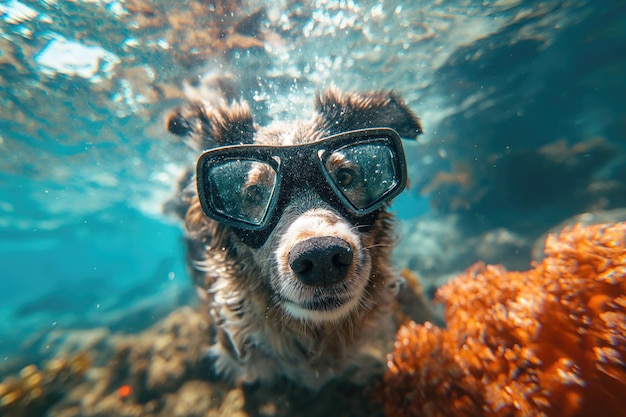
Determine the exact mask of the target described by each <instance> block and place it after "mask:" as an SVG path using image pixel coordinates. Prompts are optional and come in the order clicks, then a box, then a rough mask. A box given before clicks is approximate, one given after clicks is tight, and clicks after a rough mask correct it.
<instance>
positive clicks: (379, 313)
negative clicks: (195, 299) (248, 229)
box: [167, 89, 421, 389]
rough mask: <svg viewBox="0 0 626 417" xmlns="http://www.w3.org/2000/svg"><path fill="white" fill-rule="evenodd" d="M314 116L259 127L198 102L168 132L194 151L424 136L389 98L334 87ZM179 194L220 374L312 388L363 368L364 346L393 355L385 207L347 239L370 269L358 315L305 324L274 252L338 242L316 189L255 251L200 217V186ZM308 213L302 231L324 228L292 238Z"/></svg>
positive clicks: (395, 283) (242, 111)
mask: <svg viewBox="0 0 626 417" xmlns="http://www.w3.org/2000/svg"><path fill="white" fill-rule="evenodd" d="M315 111H316V113H315V115H314V117H313V119H312V120H309V121H296V122H288V123H287V122H274V123H272V124H271V125H269V126H267V127H259V126H257V125H256V124H255V123H254V121H253V118H252V115H251V111H250V108H249V107H248V105H247V104H246V103H232V104H229V105H228V104H226V103H224V102H219V101H218V102H217V104H212V105H209V104H207V103H200V102H195V103H191V104H188V105H185V106H183V107H181V108H178V109H175V110H174V111H173V112H172V114H171V115H170V117H169V118H168V120H167V127H168V129H169V131H170V132H172V133H174V134H176V135H178V136H181V137H183V138H185V140H186V141H187V142H188V143H189V144H190V145H191V146H192V147H193V148H194V149H196V150H198V151H202V150H204V149H209V148H213V147H216V146H223V145H229V144H238V143H262V144H272V145H288V144H299V143H308V142H311V141H315V140H319V139H321V138H323V137H325V136H328V135H331V134H336V133H341V132H345V131H349V130H354V129H361V128H369V127H391V128H393V129H395V130H396V131H398V132H399V133H400V134H401V136H403V137H405V138H415V137H417V135H418V134H420V133H421V127H420V123H419V120H418V119H417V118H416V117H415V115H414V114H413V113H412V112H411V111H410V110H409V109H408V107H407V106H406V104H405V103H404V102H403V101H402V99H401V98H400V97H398V96H397V95H395V94H394V93H390V92H366V93H341V92H339V91H337V90H335V89H330V90H327V91H326V92H324V93H323V94H321V95H318V96H317V97H316V99H315ZM190 179H191V178H189V177H187V178H186V179H185V180H183V181H189V180H190ZM183 188H184V189H183V191H181V194H180V196H179V198H178V200H177V201H178V204H177V207H176V209H175V211H176V212H178V213H180V214H182V213H185V217H184V218H185V230H186V241H187V247H188V264H189V266H190V270H191V272H192V275H193V278H194V281H195V284H196V285H197V286H198V287H199V288H201V289H202V292H201V293H202V295H203V298H205V299H206V300H207V302H208V307H209V310H210V313H211V315H212V317H213V319H214V323H215V326H216V329H215V330H216V341H215V344H214V345H213V347H212V348H211V354H212V355H213V356H214V358H215V365H216V369H217V371H218V372H219V373H221V374H224V375H227V376H229V377H230V378H232V379H233V380H237V381H244V382H254V381H268V380H272V379H274V378H277V377H283V376H284V377H287V378H289V379H291V380H294V381H297V382H298V383H300V384H303V385H305V386H308V387H310V388H313V389H316V388H319V387H320V386H321V385H323V384H324V383H325V382H326V381H327V380H329V379H330V378H333V377H335V376H337V375H339V374H341V373H343V372H345V371H347V370H348V369H350V368H351V367H353V365H357V364H359V363H360V362H361V361H362V360H363V357H364V356H366V353H364V351H365V350H366V347H371V346H379V348H380V349H386V348H388V345H385V344H387V343H389V342H390V340H391V337H392V335H393V334H394V332H395V327H394V325H393V323H392V317H391V315H392V312H391V311H390V310H391V305H392V304H393V300H394V298H395V296H396V294H397V291H398V287H399V283H400V280H399V279H398V278H397V277H396V275H395V274H394V271H393V270H392V268H391V250H392V246H393V243H394V238H395V234H394V231H393V221H392V216H391V215H390V214H389V213H388V212H387V211H386V209H383V210H382V212H381V214H380V216H379V217H378V220H377V221H376V223H375V225H374V227H373V228H372V229H371V230H369V231H368V232H367V233H363V232H360V231H358V230H351V231H350V232H346V233H349V234H350V236H352V237H353V238H354V237H355V236H356V239H358V240H359V242H358V243H359V245H360V247H361V250H359V253H358V254H357V255H356V256H360V257H361V258H360V259H362V260H363V262H364V263H363V265H365V266H364V267H363V269H364V270H363V271H352V274H353V275H355V274H363V273H367V276H366V277H358V276H356V275H355V279H357V278H360V279H365V280H366V281H363V282H364V287H365V289H364V290H363V292H362V295H361V297H360V299H359V300H358V305H357V306H356V308H352V309H351V310H350V311H349V312H347V313H346V314H343V315H341V316H338V317H330V318H329V319H327V320H326V319H325V320H309V319H306V318H304V319H302V318H298V317H294V314H290V313H289V312H288V311H286V309H285V307H284V305H283V304H281V300H280V297H279V294H278V293H277V291H276V288H277V285H282V284H286V283H285V282H284V280H286V279H288V276H287V275H288V274H287V275H285V274H281V272H280V271H281V267H282V268H283V269H284V263H285V262H286V261H284V260H281V258H280V257H279V256H277V250H278V252H279V253H283V257H284V253H286V252H285V251H284V250H283V252H280V245H281V244H283V245H284V244H285V239H287V240H288V241H291V240H294V239H299V238H306V237H307V234H310V235H316V234H318V233H320V230H323V229H325V230H327V233H330V234H334V233H335V232H336V233H337V234H339V235H341V234H342V233H344V232H341V230H340V229H341V227H344V228H345V223H346V221H345V220H344V219H343V218H341V216H339V214H337V213H336V212H335V210H334V209H333V208H332V207H329V206H327V205H326V204H325V203H323V201H322V200H321V199H320V198H319V197H318V196H316V195H315V193H314V192H312V191H304V192H303V193H302V194H301V195H297V196H294V198H293V201H291V202H290V204H289V205H288V206H287V208H286V209H285V211H284V213H283V215H282V218H281V220H280V221H279V223H278V224H277V226H276V228H275V229H274V230H273V232H272V234H271V235H270V237H269V239H268V240H267V242H266V243H265V244H264V245H263V246H262V247H260V248H259V249H252V248H250V247H248V246H246V245H245V244H243V243H242V242H241V241H240V240H239V238H238V237H237V236H236V235H235V234H234V232H233V231H232V230H230V228H229V227H227V226H224V225H222V224H220V223H218V222H216V221H213V220H211V219H209V218H207V217H206V216H205V215H204V214H203V212H202V209H201V207H200V203H199V201H198V197H197V195H196V193H195V181H191V182H190V183H189V185H188V186H186V187H183ZM317 215H319V218H318V217H315V216H317ZM303 216H304V217H305V218H304V220H301V221H302V222H304V223H305V226H306V222H307V221H313V222H318V223H319V224H316V225H315V226H314V227H309V228H307V227H302V228H300V227H298V228H296V232H297V233H296V235H294V236H290V235H288V233H290V230H291V233H295V232H294V231H293V230H292V229H293V227H292V228H290V226H291V225H293V224H294V222H296V221H298V219H303ZM306 216H309V217H306ZM311 216H312V217H311ZM342 225H343V226H342ZM340 226H341V227H340ZM335 228H336V229H337V230H336V231H335ZM344 234H345V233H344ZM294 285H295V284H294ZM381 343H382V344H383V345H385V346H381ZM373 372H374V371H373Z"/></svg>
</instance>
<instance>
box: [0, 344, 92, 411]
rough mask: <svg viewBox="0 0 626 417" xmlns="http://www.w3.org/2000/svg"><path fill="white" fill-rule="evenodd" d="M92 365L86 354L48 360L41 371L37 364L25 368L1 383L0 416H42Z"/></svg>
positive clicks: (80, 353)
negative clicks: (17, 374)
mask: <svg viewBox="0 0 626 417" xmlns="http://www.w3.org/2000/svg"><path fill="white" fill-rule="evenodd" d="M90 365H91V358H90V356H89V355H88V354H87V353H85V352H78V353H76V354H75V355H72V356H70V357H67V358H55V359H51V360H49V361H47V362H46V363H45V364H44V366H43V369H42V370H39V368H38V367H37V366H36V365H28V366H26V367H24V368H23V369H22V370H21V371H20V373H19V376H9V377H7V378H6V379H4V380H3V381H2V382H1V383H0V414H2V415H6V416H15V417H21V416H26V415H37V414H40V413H42V412H43V411H44V410H46V408H47V407H48V406H49V404H50V403H51V402H52V401H53V400H54V399H55V398H58V397H60V396H61V395H62V394H63V391H64V390H65V389H67V388H68V386H70V384H72V383H75V382H76V381H77V380H80V379H81V378H82V377H83V374H84V373H85V371H86V370H87V369H88V368H89V366H90Z"/></svg>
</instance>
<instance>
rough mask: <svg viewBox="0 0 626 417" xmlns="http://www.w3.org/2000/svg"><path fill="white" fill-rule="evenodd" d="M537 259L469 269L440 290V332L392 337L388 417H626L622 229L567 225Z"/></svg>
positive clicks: (428, 328)
mask: <svg viewBox="0 0 626 417" xmlns="http://www.w3.org/2000/svg"><path fill="white" fill-rule="evenodd" d="M545 254H546V257H545V258H544V259H543V260H542V261H541V262H540V263H538V264H536V265H535V267H534V269H532V270H529V271H526V272H508V271H506V270H505V269H504V268H503V267H500V266H485V265H484V264H482V263H478V264H475V265H474V266H473V267H471V268H470V269H468V270H467V271H466V272H465V273H464V274H462V275H461V276H459V277H458V278H456V279H455V280H454V281H452V282H450V283H449V284H447V285H446V286H444V287H442V288H441V289H440V290H439V291H438V293H437V296H438V298H439V299H440V300H441V301H443V302H444V303H445V305H446V313H445V319H446V322H447V328H445V329H444V328H439V327H436V326H434V325H432V324H428V323H427V324H425V325H418V324H415V323H410V324H408V325H406V326H403V327H402V328H401V329H400V330H399V332H398V334H397V339H396V343H395V348H394V351H393V353H392V354H390V355H389V357H388V367H389V369H388V372H387V374H386V375H385V377H384V381H383V383H382V384H381V386H380V388H379V391H378V393H377V394H378V396H379V397H380V398H381V400H382V401H383V403H384V408H385V413H386V414H387V415H389V416H481V415H485V416H535V415H541V416H592V415H626V398H624V395H623V394H624V392H626V351H625V349H626V348H625V346H626V223H615V224H613V225H592V226H581V225H575V226H573V227H570V228H566V229H564V230H563V231H562V232H561V233H560V234H559V235H550V236H548V238H547V240H546V247H545Z"/></svg>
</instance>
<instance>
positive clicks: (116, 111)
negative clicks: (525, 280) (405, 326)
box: [0, 0, 626, 379]
mask: <svg viewBox="0 0 626 417" xmlns="http://www.w3.org/2000/svg"><path fill="white" fill-rule="evenodd" d="M625 74H626V2H623V1H618V0H569V1H552V0H529V1H526V0H524V1H521V0H493V1H491V0H481V1H475V0H464V1H463V0H437V1H434V0H433V1H404V2H403V1H388V0H385V1H382V0H381V1H379V0H371V1H350V0H348V1H344V0H319V1H313V2H304V1H276V2H270V1H266V2H262V1H245V0H238V1H236V2H228V1H223V2H220V1H216V2H209V1H203V0H189V1H185V2H179V1H165V0H157V1H154V2H153V1H147V0H126V1H123V0H73V1H59V0H40V1H27V0H0V379H2V377H3V376H4V375H6V374H8V373H11V372H15V370H17V369H20V367H22V366H24V365H25V364H28V363H32V362H39V361H41V360H42V359H43V358H47V357H49V356H51V355H54V354H55V353H56V352H57V351H56V350H55V349H57V345H56V344H55V342H54V341H55V340H57V339H58V338H63V339H64V340H66V339H67V338H68V337H69V336H67V335H68V334H69V333H68V332H70V331H72V330H80V329H82V330H85V329H96V328H101V327H106V328H108V329H110V330H112V331H114V332H126V333H132V332H137V331H139V330H142V329H144V328H146V327H148V326H150V325H152V324H154V323H156V322H157V321H158V320H159V319H161V318H163V317H165V316H166V315H167V314H168V313H170V312H171V311H173V310H174V309H175V308H176V307H178V306H181V305H187V304H189V305H193V304H194V303H195V302H196V295H195V293H194V290H193V289H192V285H191V281H190V278H189V276H188V273H187V271H186V269H185V265H184V261H185V253H184V247H183V240H182V239H183V232H182V224H181V223H180V221H179V220H178V219H177V218H175V216H173V215H171V214H168V213H166V212H164V210H163V206H164V204H165V202H166V201H167V199H168V198H169V197H170V196H172V195H173V193H174V190H175V186H176V182H177V180H178V178H179V176H180V175H181V174H182V173H183V172H184V170H185V169H186V168H187V167H189V166H190V165H191V164H193V163H194V161H195V159H196V157H197V156H198V155H196V154H194V153H193V152H192V151H191V150H189V149H188V148H187V147H186V146H185V144H184V143H182V142H181V141H180V140H179V139H178V138H175V137H173V136H172V135H170V134H169V133H167V132H166V130H165V122H164V120H165V117H166V116H165V115H166V114H167V112H168V110H170V109H171V108H173V107H174V106H176V105H177V104H179V103H181V101H182V100H183V99H184V98H185V97H193V96H194V94H198V92H199V91H202V90H203V89H204V88H207V87H206V84H207V83H206V80H208V79H210V78H211V77H215V76H216V75H217V76H224V77H229V78H230V79H231V80H232V83H233V85H235V86H236V89H237V91H238V92H239V93H238V95H239V96H241V98H244V99H246V100H248V101H249V102H250V103H251V106H252V109H253V113H254V115H255V119H256V120H257V121H258V122H259V123H260V124H267V123H269V122H270V121H271V120H276V119H283V120H292V119H300V118H304V119H308V118H309V117H311V114H312V106H311V104H312V102H313V97H314V95H315V93H316V92H319V91H321V90H323V89H324V88H327V87H329V86H332V85H334V86H337V87H338V88H339V89H342V90H375V89H385V90H394V91H396V92H397V93H399V94H400V95H401V96H402V97H404V99H405V100H406V102H407V104H408V106H409V107H410V108H411V109H412V110H413V111H414V112H415V113H416V114H418V115H419V117H420V119H421V122H422V125H423V126H424V130H425V133H424V134H423V135H421V136H420V137H419V139H418V140H417V141H415V142H408V141H406V142H405V144H404V145H405V151H406V154H407V160H408V166H409V175H410V185H409V187H408V190H406V191H405V192H404V193H403V195H401V196H400V197H399V198H397V199H396V201H395V202H394V204H393V206H392V207H393V210H394V211H395V212H396V213H397V214H398V216H399V218H400V222H399V228H398V229H399V234H400V240H399V242H398V247H397V250H396V252H395V255H394V256H395V258H394V259H395V261H394V262H395V267H396V268H397V269H398V270H400V269H401V268H403V267H407V268H409V269H411V270H413V271H415V272H417V273H418V274H419V276H420V277H421V279H422V280H423V285H424V287H425V288H426V290H427V293H428V294H429V295H432V293H433V292H434V290H435V289H436V288H437V287H438V286H440V285H441V284H442V283H443V282H445V281H446V280H447V279H448V278H449V277H450V276H452V275H454V274H455V273H457V272H459V271H462V270H464V269H465V268H467V267H468V266H469V265H471V264H472V263H474V262H476V261H478V260H483V261H485V262H488V263H502V264H504V265H506V266H507V267H509V268H512V269H527V268H528V267H529V266H530V264H531V261H532V260H533V259H534V260H536V259H538V258H539V257H540V256H541V247H540V244H539V243H537V242H541V241H542V240H543V238H542V236H545V234H546V233H547V232H549V231H551V230H554V228H558V227H560V226H562V225H563V224H568V223H571V222H574V221H581V220H582V221H586V222H601V221H617V220H622V221H623V220H626V76H625ZM59 332H60V333H59ZM60 334H63V336H59V335H60ZM55 338H57V339H55ZM66 343H67V340H66ZM76 343H77V344H80V342H76Z"/></svg>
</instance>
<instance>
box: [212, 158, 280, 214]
mask: <svg viewBox="0 0 626 417" xmlns="http://www.w3.org/2000/svg"><path fill="white" fill-rule="evenodd" d="M276 178H277V174H276V171H275V170H274V168H273V167H272V166H271V165H269V164H267V163H265V162H261V161H247V160H240V159H224V160H221V161H219V162H216V163H214V164H212V166H211V168H209V170H208V175H207V178H206V180H207V184H210V187H211V188H210V194H209V196H208V197H209V200H210V204H211V207H212V208H213V210H215V211H216V212H217V213H219V214H221V215H222V216H225V217H227V218H231V219H235V220H238V221H240V222H244V223H247V224H250V225H253V226H259V225H261V224H263V221H264V220H265V217H266V216H267V212H268V211H269V207H270V203H271V201H272V197H273V195H274V191H275V190H276Z"/></svg>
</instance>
